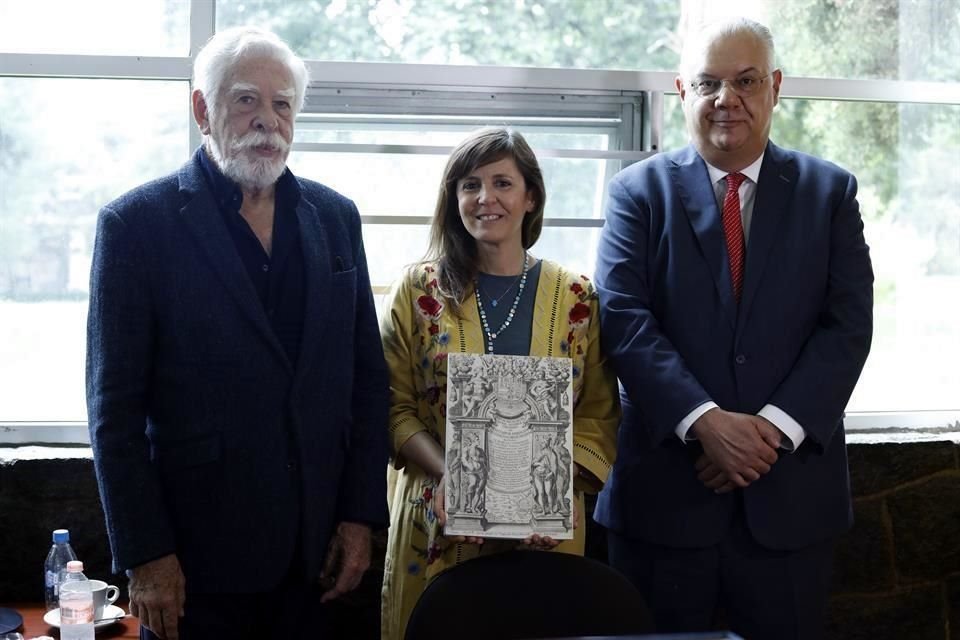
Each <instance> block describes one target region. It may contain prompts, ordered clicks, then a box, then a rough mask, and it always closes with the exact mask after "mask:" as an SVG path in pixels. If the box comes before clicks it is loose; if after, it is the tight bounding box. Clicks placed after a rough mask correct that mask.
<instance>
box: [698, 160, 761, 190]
mask: <svg viewBox="0 0 960 640" xmlns="http://www.w3.org/2000/svg"><path fill="white" fill-rule="evenodd" d="M763 155H764V154H763V153H761V154H760V157H759V158H757V159H756V160H754V161H753V163H751V164H750V165H749V166H748V167H746V168H744V169H741V170H740V171H737V172H734V173H742V174H743V175H745V176H747V178H749V179H750V182H752V183H753V184H757V180H758V179H759V178H760V165H762V164H763ZM703 163H704V164H705V165H707V171H708V172H710V184H717V183H718V182H720V181H721V180H723V179H724V178H726V177H727V174H729V173H731V172H730V171H724V170H723V169H717V168H716V167H715V166H713V165H712V164H710V163H709V162H707V161H706V160H704V161H703Z"/></svg>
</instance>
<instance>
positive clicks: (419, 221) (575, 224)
mask: <svg viewBox="0 0 960 640" xmlns="http://www.w3.org/2000/svg"><path fill="white" fill-rule="evenodd" d="M360 220H361V222H363V224H369V225H401V226H429V225H430V224H431V223H432V222H433V217H432V216H404V215H384V214H361V215H360ZM543 226H545V227H568V228H579V229H592V228H596V227H602V226H603V219H602V218H551V217H544V219H543Z"/></svg>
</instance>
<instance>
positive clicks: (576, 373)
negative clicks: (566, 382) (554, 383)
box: [573, 367, 580, 378]
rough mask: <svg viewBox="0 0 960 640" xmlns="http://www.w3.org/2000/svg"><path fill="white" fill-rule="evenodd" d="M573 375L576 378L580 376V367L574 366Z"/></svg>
mask: <svg viewBox="0 0 960 640" xmlns="http://www.w3.org/2000/svg"><path fill="white" fill-rule="evenodd" d="M573 377H574V378H579V377H580V367H574V368H573Z"/></svg>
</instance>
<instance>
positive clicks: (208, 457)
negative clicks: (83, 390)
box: [87, 157, 389, 592]
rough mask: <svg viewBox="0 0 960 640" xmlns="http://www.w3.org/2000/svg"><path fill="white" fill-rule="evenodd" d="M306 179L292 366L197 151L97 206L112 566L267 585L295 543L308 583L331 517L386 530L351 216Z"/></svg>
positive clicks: (97, 371)
mask: <svg viewBox="0 0 960 640" xmlns="http://www.w3.org/2000/svg"><path fill="white" fill-rule="evenodd" d="M298 184H299V187H300V190H301V199H300V201H299V203H298V204H297V206H296V218H297V223H298V224H299V230H300V236H301V244H302V251H303V257H304V264H305V274H304V278H305V289H306V291H305V302H304V307H305V311H304V314H305V316H304V322H303V335H302V339H301V346H300V352H299V357H298V359H297V364H296V366H294V365H293V364H292V363H291V362H290V358H288V356H287V354H286V352H285V351H284V349H283V347H282V345H281V344H280V342H279V341H278V339H277V337H276V335H275V333H274V332H273V330H272V329H271V326H270V322H269V319H268V318H267V316H266V312H265V310H264V309H263V305H262V304H261V302H260V300H259V298H258V297H257V293H256V290H255V289H254V286H253V284H252V282H251V280H250V277H249V275H248V274H247V272H246V271H245V269H244V266H243V264H242V262H241V260H240V257H239V254H238V253H237V251H236V249H235V247H234V244H233V241H232V239H231V237H230V235H229V232H228V230H227V228H226V225H225V221H224V219H223V217H222V215H221V214H220V212H219V211H218V209H217V204H216V202H215V201H214V199H213V195H212V193H211V191H210V189H209V187H208V185H207V182H206V179H205V177H204V174H203V171H202V169H201V167H200V165H199V162H198V159H197V158H196V157H194V159H193V160H191V161H190V162H189V163H187V164H186V165H184V166H183V167H182V168H181V169H180V170H179V172H177V173H174V174H172V175H169V176H167V177H164V178H162V179H159V180H157V181H154V182H151V183H149V184H146V185H144V186H142V187H140V188H138V189H136V190H134V191H132V192H130V193H128V194H126V195H124V196H122V197H120V198H119V199H117V200H116V201H114V202H112V203H110V204H108V205H107V206H106V207H104V208H103V210H102V211H101V212H100V216H99V221H98V226H97V237H96V246H95V248H94V257H93V268H92V273H91V287H90V312H89V320H88V344H87V405H88V413H89V425H90V440H91V444H92V446H93V453H94V461H95V466H96V471H97V478H98V481H99V484H100V493H101V499H102V501H103V506H104V511H105V514H106V520H107V529H108V532H109V534H110V544H111V550H112V552H113V558H114V570H115V571H120V570H124V569H129V568H131V567H135V566H137V565H139V564H143V563H144V562H147V561H150V560H153V559H156V558H158V557H161V556H163V555H166V554H168V553H173V552H175V553H177V555H178V557H179V560H180V563H181V565H182V567H183V570H184V574H185V576H186V579H187V588H188V592H189V591H196V592H237V591H244V590H264V589H269V588H271V587H272V586H274V585H276V584H278V583H279V582H280V581H281V580H282V579H283V577H284V576H285V575H286V573H287V571H288V569H289V568H290V566H291V565H290V563H291V560H292V559H293V557H294V551H295V549H296V545H297V543H298V540H299V542H300V543H301V548H302V550H303V557H302V558H301V559H302V561H303V563H304V569H305V573H306V576H307V577H308V578H311V579H313V578H315V577H316V576H317V575H318V573H319V571H320V568H321V564H322V562H323V558H324V555H325V553H326V549H327V543H328V541H329V540H330V537H331V533H332V531H333V529H334V527H335V525H336V523H337V522H339V521H354V522H362V523H367V524H370V525H372V526H373V527H378V526H386V524H387V522H388V517H387V508H386V486H385V484H386V481H385V474H384V473H383V470H384V469H385V468H386V464H387V447H388V444H387V430H386V424H387V410H388V403H389V395H388V394H389V386H388V384H389V383H388V376H387V370H386V365H385V362H384V359H383V352H382V348H381V343H380V337H379V332H378V328H377V321H376V312H375V309H374V303H373V297H372V293H371V289H370V283H369V278H368V274H367V265H366V258H365V256H364V251H363V244H362V239H361V234H360V219H359V215H358V213H357V209H356V207H355V205H354V204H353V202H351V201H350V200H348V199H346V198H344V197H343V196H341V195H339V194H337V193H336V192H334V191H332V190H331V189H328V188H326V187H324V186H323V185H320V184H318V183H316V182H312V181H309V180H304V179H298ZM250 576H256V578H257V579H256V580H255V581H251V580H250V579H249V578H250Z"/></svg>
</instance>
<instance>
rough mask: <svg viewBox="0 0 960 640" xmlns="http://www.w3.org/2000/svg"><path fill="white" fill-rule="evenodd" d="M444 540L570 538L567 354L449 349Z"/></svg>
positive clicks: (570, 434)
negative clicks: (446, 537)
mask: <svg viewBox="0 0 960 640" xmlns="http://www.w3.org/2000/svg"><path fill="white" fill-rule="evenodd" d="M447 365H448V367H447V385H448V386H447V393H448V394H449V395H448V398H447V434H446V473H445V474H444V482H445V483H446V486H445V496H446V510H447V524H446V527H445V528H444V532H445V533H447V534H449V535H467V536H481V537H487V538H524V537H526V536H528V535H530V534H533V533H537V534H540V535H548V536H551V537H552V538H554V539H558V540H564V539H570V538H572V537H573V511H572V504H573V478H572V473H573V455H572V453H571V452H572V451H573V417H572V416H573V409H572V395H573V392H572V385H571V379H572V369H571V361H570V359H569V358H538V357H533V356H501V355H475V354H462V353H451V354H450V355H449V356H448V359H447Z"/></svg>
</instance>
